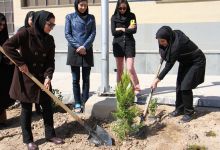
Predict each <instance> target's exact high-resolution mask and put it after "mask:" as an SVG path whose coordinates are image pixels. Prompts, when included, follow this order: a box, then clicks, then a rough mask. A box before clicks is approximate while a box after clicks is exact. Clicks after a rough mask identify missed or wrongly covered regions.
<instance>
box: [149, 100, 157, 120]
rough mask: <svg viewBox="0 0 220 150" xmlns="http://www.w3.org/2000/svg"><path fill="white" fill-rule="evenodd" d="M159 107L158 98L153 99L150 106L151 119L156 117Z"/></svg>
mask: <svg viewBox="0 0 220 150" xmlns="http://www.w3.org/2000/svg"><path fill="white" fill-rule="evenodd" d="M157 106H158V105H157V98H152V99H151V100H150V104H149V114H150V116H151V117H155V114H156V111H157Z"/></svg>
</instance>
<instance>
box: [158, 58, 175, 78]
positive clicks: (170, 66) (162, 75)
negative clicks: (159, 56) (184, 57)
mask: <svg viewBox="0 0 220 150" xmlns="http://www.w3.org/2000/svg"><path fill="white" fill-rule="evenodd" d="M174 64H175V62H172V63H170V62H166V64H165V67H164V68H163V70H162V71H161V73H160V74H159V76H158V79H160V80H163V78H164V77H165V76H166V74H167V73H168V72H169V71H170V70H171V69H172V67H173V65H174Z"/></svg>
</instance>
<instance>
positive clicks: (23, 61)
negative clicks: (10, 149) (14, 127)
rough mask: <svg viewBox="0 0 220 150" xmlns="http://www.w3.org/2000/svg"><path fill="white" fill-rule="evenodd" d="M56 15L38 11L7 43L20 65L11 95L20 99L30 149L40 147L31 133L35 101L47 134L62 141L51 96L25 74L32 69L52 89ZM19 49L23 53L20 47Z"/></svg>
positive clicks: (7, 50) (23, 128) (6, 48)
mask: <svg viewBox="0 0 220 150" xmlns="http://www.w3.org/2000/svg"><path fill="white" fill-rule="evenodd" d="M54 22H55V16H54V15H53V13H51V12H47V11H39V12H36V14H35V20H34V25H33V27H30V28H26V29H24V30H22V31H20V32H18V33H17V34H16V35H14V36H13V37H12V38H10V39H9V40H8V41H7V42H6V43H5V44H4V45H3V49H4V50H5V53H6V54H7V55H8V56H9V57H11V58H12V60H13V61H14V62H15V63H16V64H17V66H18V67H15V72H14V76H13V81H12V86H11V89H10V96H11V97H12V98H14V99H18V100H20V101H21V107H22V110H21V128H22V135H23V142H24V143H26V144H27V147H28V149H31V150H34V149H38V146H37V145H36V144H35V143H34V142H33V135H32V132H31V114H32V103H39V104H40V105H41V107H42V109H43V112H42V116H43V120H44V126H45V137H46V139H47V140H48V141H50V142H53V143H55V144H61V143H63V140H62V139H60V138H57V137H56V134H55V130H54V127H53V124H54V123H53V112H52V105H51V100H50V97H49V96H48V95H47V94H46V93H45V92H44V91H42V90H41V89H40V88H39V87H38V86H37V85H36V84H35V83H34V82H33V81H32V80H31V79H30V78H28V76H26V75H25V74H24V73H28V72H30V73H31V74H33V75H34V76H35V77H36V78H37V79H38V80H39V81H40V82H42V83H43V84H44V86H45V87H46V88H47V89H51V79H52V76H53V72H54V55H55V43H54V39H53V37H52V36H51V35H50V34H49V33H50V31H51V30H52V29H53V27H54V26H55V24H54ZM18 48H19V50H20V53H18V51H17V49H18Z"/></svg>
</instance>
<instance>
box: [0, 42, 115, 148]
mask: <svg viewBox="0 0 220 150" xmlns="http://www.w3.org/2000/svg"><path fill="white" fill-rule="evenodd" d="M0 51H1V52H2V53H3V54H4V55H5V56H6V57H8V59H10V60H11V62H13V63H14V64H15V65H16V66H17V64H16V63H15V62H14V61H13V60H12V59H11V58H10V57H9V56H8V55H7V54H6V53H5V52H4V50H3V48H2V47H1V46H0ZM25 74H26V75H27V76H28V77H29V78H30V79H31V80H32V81H33V82H34V83H36V84H37V85H38V86H39V87H40V88H41V89H42V90H43V91H44V92H46V93H47V94H48V96H50V97H51V100H53V101H54V102H55V103H57V104H58V105H59V106H60V107H62V108H63V109H64V110H65V111H66V112H68V113H69V114H70V115H71V116H72V117H73V118H74V119H75V120H76V121H77V122H79V123H80V124H81V125H82V126H83V127H84V128H85V129H86V130H87V131H88V132H89V138H88V139H89V141H90V142H92V143H94V144H95V145H96V146H100V145H106V146H111V145H112V138H111V137H110V136H109V135H108V133H107V132H106V131H105V130H104V129H102V128H101V127H100V126H98V125H97V126H96V130H93V129H92V128H91V127H90V126H88V125H87V124H86V123H85V121H84V120H82V119H81V118H80V117H79V116H78V115H77V114H75V113H74V112H73V111H71V110H70V109H69V108H68V107H67V106H66V105H65V104H63V103H62V102H61V101H60V100H59V99H58V98H57V97H56V96H55V95H53V93H51V92H50V91H49V90H48V89H47V88H46V87H45V86H44V85H43V84H42V83H41V82H40V81H39V80H38V79H37V78H35V77H34V76H33V75H32V74H31V73H25Z"/></svg>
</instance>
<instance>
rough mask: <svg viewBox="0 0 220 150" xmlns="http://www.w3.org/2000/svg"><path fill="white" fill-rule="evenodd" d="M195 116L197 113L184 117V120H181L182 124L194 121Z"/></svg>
mask: <svg viewBox="0 0 220 150" xmlns="http://www.w3.org/2000/svg"><path fill="white" fill-rule="evenodd" d="M194 114H195V113H193V114H191V115H189V114H186V115H184V116H183V118H182V119H181V120H180V122H181V123H187V122H190V121H191V120H192V119H194Z"/></svg>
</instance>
